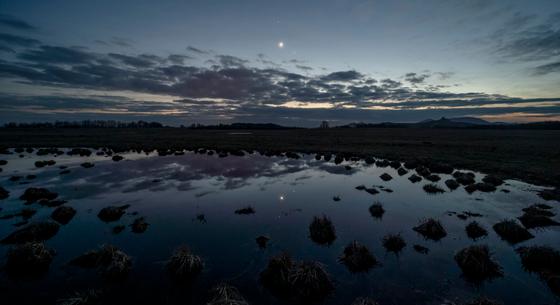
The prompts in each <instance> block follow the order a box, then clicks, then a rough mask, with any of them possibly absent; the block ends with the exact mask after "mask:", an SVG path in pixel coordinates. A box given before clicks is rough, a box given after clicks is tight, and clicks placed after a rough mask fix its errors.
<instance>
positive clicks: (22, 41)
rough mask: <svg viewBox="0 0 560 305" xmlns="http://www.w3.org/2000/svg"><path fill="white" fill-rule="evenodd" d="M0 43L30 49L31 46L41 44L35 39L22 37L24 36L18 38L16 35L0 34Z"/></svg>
mask: <svg viewBox="0 0 560 305" xmlns="http://www.w3.org/2000/svg"><path fill="white" fill-rule="evenodd" d="M0 42H3V43H5V44H7V45H10V46H20V47H31V46H34V45H38V44H40V43H41V42H40V41H39V40H37V39H33V38H29V37H24V36H18V35H12V34H6V33H0Z"/></svg>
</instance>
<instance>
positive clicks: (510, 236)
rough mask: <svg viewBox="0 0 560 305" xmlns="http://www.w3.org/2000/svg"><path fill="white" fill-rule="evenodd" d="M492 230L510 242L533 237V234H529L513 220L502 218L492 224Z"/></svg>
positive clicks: (515, 242) (513, 242)
mask: <svg viewBox="0 0 560 305" xmlns="http://www.w3.org/2000/svg"><path fill="white" fill-rule="evenodd" d="M492 228H494V231H496V233H497V234H498V235H499V236H500V237H501V238H502V239H503V240H505V241H507V242H508V243H510V244H512V245H513V244H517V243H520V242H522V241H526V240H529V239H531V238H533V237H534V236H533V234H531V233H530V232H529V231H527V229H525V228H523V227H522V226H520V225H519V224H517V222H516V221H515V220H511V219H509V220H503V221H501V222H499V223H497V224H495V225H494V226H492Z"/></svg>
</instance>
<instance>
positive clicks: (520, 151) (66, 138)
mask: <svg viewBox="0 0 560 305" xmlns="http://www.w3.org/2000/svg"><path fill="white" fill-rule="evenodd" d="M559 146H560V131H559V130H465V129H411V128H379V129H291V130H191V129H181V128H153V129H140V128H88V129H84V128H76V129H74V128H67V129H65V128H45V129H37V128H9V129H6V128H2V129H0V147H4V148H8V147H94V148H95V147H109V148H112V149H115V150H128V149H197V148H207V149H216V150H258V151H282V152H285V151H295V152H309V153H317V152H321V153H325V152H332V153H348V154H352V155H356V156H361V157H363V156H368V155H369V156H374V157H378V158H388V159H397V160H413V159H430V160H432V161H435V162H444V163H448V164H449V165H452V166H454V167H456V168H465V169H471V170H478V171H481V172H485V173H491V174H496V175H499V176H502V177H503V178H515V179H519V180H522V181H525V182H529V183H533V184H538V185H548V186H556V187H558V186H560V172H559V169H560V150H559Z"/></svg>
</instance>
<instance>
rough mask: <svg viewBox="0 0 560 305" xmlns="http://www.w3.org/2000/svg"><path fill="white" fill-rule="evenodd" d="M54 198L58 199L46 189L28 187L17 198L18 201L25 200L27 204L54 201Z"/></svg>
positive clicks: (56, 195) (55, 194)
mask: <svg viewBox="0 0 560 305" xmlns="http://www.w3.org/2000/svg"><path fill="white" fill-rule="evenodd" d="M56 197H58V194H57V193H55V192H51V191H49V190H48V189H46V188H42V187H30V188H28V189H26V190H25V192H24V193H23V195H21V196H20V197H19V199H21V200H25V201H27V202H28V203H33V202H36V201H39V200H41V199H46V200H54V199H56Z"/></svg>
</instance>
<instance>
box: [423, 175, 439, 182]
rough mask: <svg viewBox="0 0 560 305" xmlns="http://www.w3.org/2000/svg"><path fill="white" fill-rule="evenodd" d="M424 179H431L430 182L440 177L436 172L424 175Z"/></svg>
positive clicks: (436, 180)
mask: <svg viewBox="0 0 560 305" xmlns="http://www.w3.org/2000/svg"><path fill="white" fill-rule="evenodd" d="M426 180H429V181H432V182H438V181H440V180H441V177H440V176H438V175H436V174H430V175H428V176H426Z"/></svg>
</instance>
